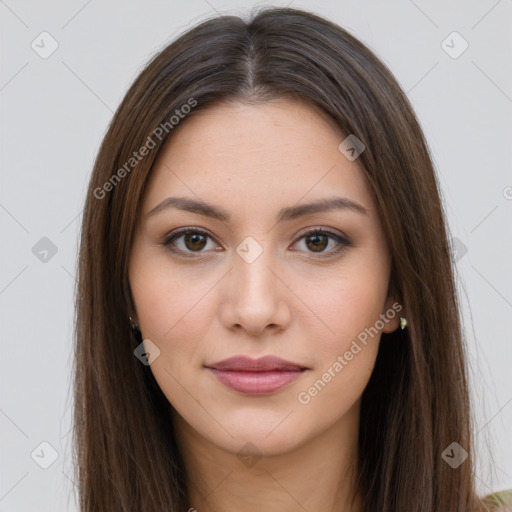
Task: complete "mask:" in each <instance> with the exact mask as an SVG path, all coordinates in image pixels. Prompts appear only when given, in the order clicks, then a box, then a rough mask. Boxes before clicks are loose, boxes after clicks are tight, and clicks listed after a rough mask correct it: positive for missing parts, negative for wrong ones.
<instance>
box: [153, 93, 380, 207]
mask: <svg viewBox="0 0 512 512" xmlns="http://www.w3.org/2000/svg"><path fill="white" fill-rule="evenodd" d="M344 139H345V135H344V134H343V133H342V132H341V131H340V130H339V128H338V127H337V125H336V123H335V122H334V120H332V119H330V118H329V117H328V116H327V115H326V114H324V113H322V112H320V111H319V110H317V109H315V108H314V107H311V106H310V105H308V104H306V103H301V102H298V101H293V100H288V99H280V100H275V101H271V102H266V103H261V104H258V105H246V104H240V103H223V104H217V105H213V106H210V107H208V108H206V109H205V110H203V111H198V112H195V113H194V115H193V116H191V117H190V118H188V119H186V120H185V122H183V124H182V125H181V126H178V127H177V129H176V131H175V132H173V134H172V137H171V138H170V139H169V141H168V143H167V144H166V146H165V148H164V149H163V151H162V153H161V154H160V156H159V158H158V160H157V161H156V163H155V165H154V167H153V170H152V173H151V177H150V183H149V185H148V188H147V192H146V196H145V201H144V210H145V212H147V211H149V210H150V209H151V208H152V207H153V206H154V205H155V204H156V203H157V202H158V201H160V200H162V199H164V198H165V197H166V196H167V195H170V194H174V195H176V194H180V195H182V196H183V195H187V196H191V195H194V196H196V198H199V199H202V200H205V201H213V202H217V203H226V202H229V203H230V204H233V205H236V204H238V205H242V206H245V207H247V206H248V205H249V204H250V203H251V202H258V201H259V202H265V203H266V204H267V205H268V204H269V203H272V204H276V205H277V204H279V205H284V204H286V205H289V204H290V203H297V202H299V201H300V200H301V198H304V200H306V199H307V200H313V199H316V198H319V197H324V196H326V195H333V194H338V195H339V194H342V195H344V196H346V197H349V198H351V199H353V200H355V201H357V202H359V203H362V204H363V205H364V206H365V207H366V208H368V209H371V206H372V198H371V195H370V193H369V189H368V186H367V183H366V180H365V177H364V174H363V172H362V170H361V169H360V167H359V165H358V164H357V160H356V161H350V160H348V159H347V158H346V157H345V156H344V155H343V154H342V153H341V152H340V150H339V149H338V146H339V145H340V143H341V142H342V141H343V140H344Z"/></svg>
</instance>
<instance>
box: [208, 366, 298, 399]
mask: <svg viewBox="0 0 512 512" xmlns="http://www.w3.org/2000/svg"><path fill="white" fill-rule="evenodd" d="M208 369H209V370H210V371H211V372H212V373H213V374H214V375H215V376H216V377H217V378H218V379H219V380H220V381H221V382H222V383H223V384H224V385H226V386H227V387H228V388H231V389H233V390H235V391H238V392H239V393H244V394H246V395H268V394H270V393H274V392H276V391H279V390H280V389H282V388H284V387H285V386H287V385H288V384H290V383H291V382H293V381H294V380H295V379H297V378H298V377H300V376H301V375H302V370H297V371H289V370H286V371H284V370H283V371H276V370H274V371H268V372H243V371H227V370H217V369H216V368H208Z"/></svg>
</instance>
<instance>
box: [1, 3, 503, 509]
mask: <svg viewBox="0 0 512 512" xmlns="http://www.w3.org/2000/svg"><path fill="white" fill-rule="evenodd" d="M287 4H290V2H289V1H288V2H275V3H273V4H272V5H282V6H284V5H287ZM256 5H262V4H256V3H254V2H250V1H244V2H242V1H239V2H236V1H222V0H209V1H206V0H187V1H184V0H180V1H176V2H164V1H151V2H142V1H126V0H125V1H123V2H112V1H102V2H100V1H98V0H90V1H88V2H87V1H67V2H64V1H51V2H35V1H34V2H28V1H24V2H23V1H18V0H6V1H5V2H3V1H0V16H1V21H0V23H1V34H2V42H1V43H2V44H1V62H2V68H1V73H0V103H1V109H2V114H1V128H0V129H1V141H2V142H1V144H2V146H1V150H0V155H1V165H2V174H1V176H2V178H1V179H2V181H1V191H0V224H1V236H2V248H3V250H2V260H1V274H0V307H1V315H2V316H1V330H2V355H3V357H2V359H1V379H2V380H1V396H0V429H1V448H0V450H1V452H0V457H1V460H2V474H1V479H0V512H11V511H29V510H38V511H41V512H43V511H52V512H55V511H74V510H77V508H76V505H75V501H74V498H73V482H72V471H71V468H72V466H71V457H70V455H71V444H70V440H71V436H69V432H70V426H71V404H72V400H71V395H70V386H69V378H70V369H71V348H72V330H73V286H74V273H75V261H76V253H77V234H78V229H79V224H80V219H81V210H82V204H83V199H84V194H85V189H86V185H87V181H88V178H89V175H90V172H91V168H92V164H93V160H94V157H95V155H96V152H97V150H98V147H99V143H100V141H101V138H102V136H103V134H104V133H105V130H106V127H107V124H108V123H109V121H110V119H111V116H112V113H113V111H114V110H115V108H116V107H117V105H118V104H119V102H120V101H121V99H122V97H123V95H124V93H125V92H126V90H127V88H128V86H129V84H130V83H131V81H132V80H133V79H134V78H135V76H136V75H137V74H138V72H139V71H140V69H141V66H142V65H143V64H144V63H145V62H146V61H147V59H149V58H150V57H151V56H152V55H153V54H154V52H155V51H156V50H158V49H159V48H161V47H162V46H163V45H165V44H167V43H168V42H170V41H171V40H172V39H174V38H175V37H176V36H177V35H178V34H179V33H181V32H182V31H184V30H185V29H187V28H189V27H191V26H192V25H194V24H196V23H197V22H198V21H199V20H201V19H203V18H205V17H207V16H210V15H211V14H214V13H215V11H217V12H219V13H231V14H244V13H246V12H247V10H248V9H250V8H251V7H253V6H256ZM266 5H268V4H266ZM291 5H292V6H293V7H301V8H305V9H307V10H311V11H314V12H317V13H319V14H321V15H323V16H325V17H327V18H329V19H331V20H333V21H335V22H336V23H338V24H340V25H341V26H343V27H345V28H346V29H348V30H349V31H351V32H352V33H353V34H354V35H355V36H357V37H359V38H360V39H361V40H362V41H364V42H365V43H366V44H368V45H369V46H370V47H371V48H372V49H373V50H374V51H375V52H376V53H377V55H378V56H379V57H380V58H381V59H382V60H383V61H384V62H385V63H386V64H387V65H388V66H389V67H390V68H391V70H392V72H393V73H394V74H395V76H396V77H397V79H398V81H399V82H400V84H401V85H402V87H403V88H404V90H405V91H406V92H407V94H408V96H409V97H410V99H411V101H412V103H413V106H414V108H415V110H416V112H417V115H418V117H419V119H420V122H421V124H422V127H423V129H424V131H425V134H426V137H427V140H428V142H429V144H430V147H431V150H432V156H433V158H434V161H435V164H436V167H437V169H438V172H439V176H440V181H441V185H442V189H443V195H444V200H445V202H446V209H447V212H448V217H449V224H450V229H451V236H453V237H455V238H454V244H453V245H454V250H455V251H456V254H457V258H458V262H457V273H458V280H459V287H460V293H461V302H462V306H463V311H464V320H465V326H466V330H467V333H468V347H469V352H470V365H471V377H472V395H473V398H474V401H475V433H476V438H477V443H478V444H477V448H478V456H479V461H480V463H479V466H478V483H479V486H480V487H479V490H480V492H481V493H482V494H487V493H488V492H490V491H491V490H498V489H501V488H505V487H507V488H512V436H510V432H511V430H512V429H511V425H512V403H511V402H512V386H511V383H512V379H511V373H512V371H511V370H512V368H511V361H512V343H511V341H512V340H511V335H510V327H511V318H512V278H511V273H510V262H511V261H512V236H510V235H511V219H512V173H511V166H510V164H511V158H510V144H511V142H512V137H511V135H512V134H511V132H512V129H511V123H510V119H511V114H512V99H511V97H512V76H511V66H510V62H511V58H510V55H511V54H512V44H511V42H512V38H511V32H512V31H511V30H510V28H511V20H512V0H500V1H496V0H481V1H462V0H459V1H453V2H445V1H440V0H439V1H437V0H436V1H429V2H427V1H421V0H416V1H412V0H400V1H398V0H397V1H388V2H379V1H377V0H372V1H369V0H368V1H362V2H356V1H348V0H343V1H338V2H334V1H324V2H320V1H302V2H301V1H298V0H296V1H293V2H291ZM43 31H47V32H48V33H49V34H51V36H52V38H54V39H55V40H56V41H57V43H58V48H57V50H56V51H55V52H54V53H53V54H52V55H51V56H49V57H48V58H46V59H43V58H42V57H41V56H40V54H39V53H36V51H35V50H34V49H32V47H31V44H32V42H33V41H35V43H34V45H36V44H38V45H39V48H38V50H39V51H40V52H41V51H43V48H42V46H43V44H44V51H47V50H48V49H49V48H50V40H49V39H45V40H44V43H42V42H41V37H38V36H39V34H41V32H43ZM453 31H457V32H458V33H459V34H460V35H461V36H462V38H463V39H464V40H465V41H467V43H468V44H469V47H468V48H467V50H466V51H464V52H463V53H462V54H461V55H458V53H460V51H461V50H462V49H463V48H464V41H463V40H461V39H457V37H458V36H450V37H449V38H448V39H446V38H447V36H449V35H450V34H451V33H452V32H453ZM444 40H446V42H445V43H444V44H442V42H443V41H444ZM36 48H37V47H36ZM450 53H451V55H450ZM454 57H457V58H454ZM43 237H47V238H48V239H49V240H50V241H51V244H50V242H48V240H43V241H40V240H41V239H42V238H43ZM52 244H53V245H54V246H55V248H54V249H53V250H54V251H55V249H56V250H57V252H56V253H55V254H53V253H52ZM34 247H35V248H34ZM45 250H48V253H44V251H45ZM440 421H442V418H440ZM507 434H508V435H507ZM454 441H455V440H454ZM42 442H47V443H49V444H50V445H51V446H52V447H53V449H54V450H56V452H57V458H56V460H55V462H54V463H53V464H52V465H51V466H50V467H48V469H43V468H42V467H40V464H44V463H45V462H46V463H49V462H51V454H52V452H51V448H49V447H48V446H46V445H43V446H42V447H41V446H40V443H42ZM34 450H35V452H34ZM33 452H34V456H33V458H32V456H31V454H32V453H33ZM491 454H492V455H491ZM411 457H414V454H411ZM36 461H37V462H36Z"/></svg>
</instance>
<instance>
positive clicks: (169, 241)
mask: <svg viewBox="0 0 512 512" xmlns="http://www.w3.org/2000/svg"><path fill="white" fill-rule="evenodd" d="M189 234H199V235H204V236H206V237H208V238H210V239H211V240H214V239H213V237H212V236H211V235H210V234H209V233H207V232H206V231H204V230H202V229H198V228H183V229H180V230H178V231H176V232H174V233H170V234H169V235H168V236H167V237H166V238H165V240H164V241H163V243H162V245H164V246H165V247H166V248H168V249H169V250H170V251H172V252H174V253H180V255H183V256H184V257H187V258H188V257H192V258H195V257H199V256H200V255H201V253H203V252H206V251H195V252H194V251H189V252H186V251H182V250H181V249H177V248H176V247H173V246H172V245H173V242H175V241H176V240H177V239H178V238H180V237H182V236H184V235H189ZM315 235H323V236H328V237H329V238H331V239H333V240H335V241H336V242H337V243H338V247H337V248H336V249H334V250H331V251H329V252H319V253H315V252H311V254H313V255H314V256H315V257H319V258H324V257H330V256H334V255H335V254H338V253H340V252H342V251H344V250H345V249H346V248H347V247H350V246H351V245H352V243H351V242H350V240H349V239H348V238H346V237H343V236H341V235H338V234H337V233H333V232H332V231H328V230H325V229H320V228H315V229H312V230H310V231H307V232H306V233H304V234H303V235H302V236H300V237H299V238H298V240H297V242H298V241H299V240H302V239H303V238H307V237H311V236H315ZM196 255H197V256H196Z"/></svg>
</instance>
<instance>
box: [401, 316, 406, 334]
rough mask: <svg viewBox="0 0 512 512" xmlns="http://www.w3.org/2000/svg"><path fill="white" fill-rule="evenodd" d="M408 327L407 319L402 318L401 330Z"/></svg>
mask: <svg viewBox="0 0 512 512" xmlns="http://www.w3.org/2000/svg"><path fill="white" fill-rule="evenodd" d="M406 327H407V318H405V317H402V316H401V317H400V329H402V331H403V330H404V329H405V328H406Z"/></svg>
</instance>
